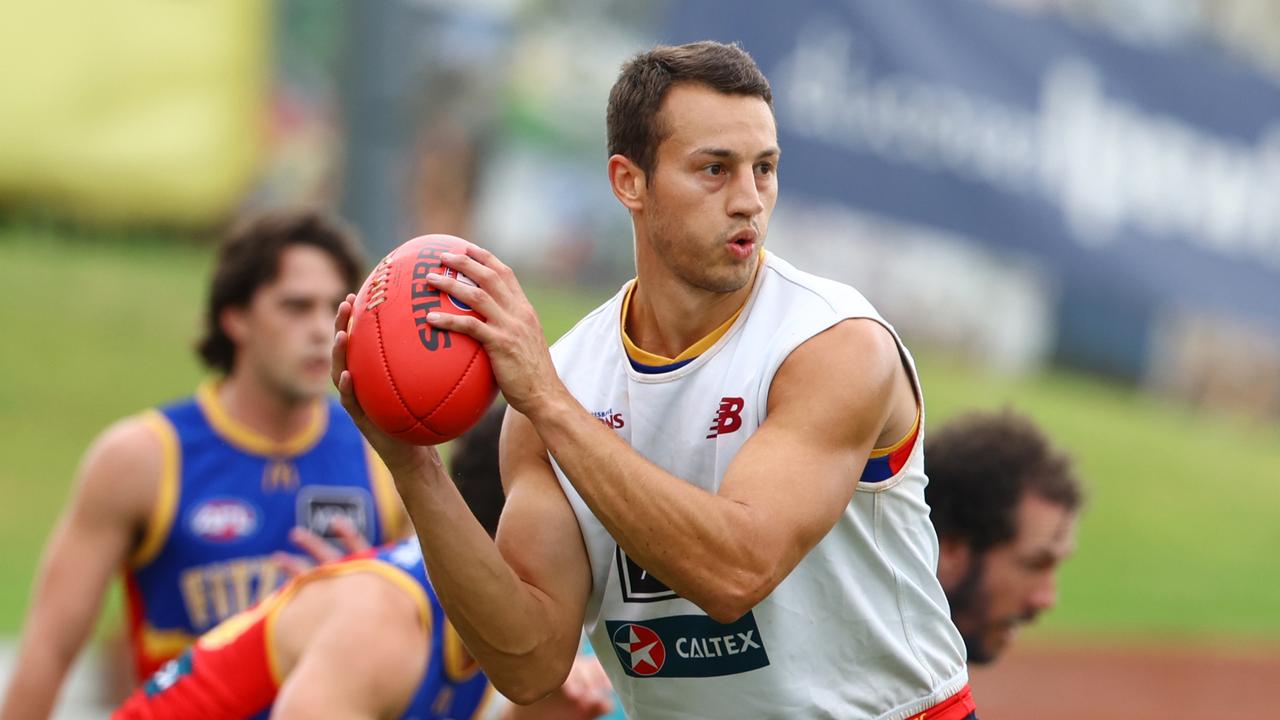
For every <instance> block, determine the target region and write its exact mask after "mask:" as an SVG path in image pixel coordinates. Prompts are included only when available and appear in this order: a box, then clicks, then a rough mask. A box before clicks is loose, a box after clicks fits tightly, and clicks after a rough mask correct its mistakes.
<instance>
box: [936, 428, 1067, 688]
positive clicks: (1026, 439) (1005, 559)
mask: <svg viewBox="0 0 1280 720" xmlns="http://www.w3.org/2000/svg"><path fill="white" fill-rule="evenodd" d="M925 459H926V460H927V462H928V464H929V486H928V487H927V488H925V498H926V499H927V500H928V501H929V507H930V508H932V513H931V517H932V519H933V525H934V527H935V528H936V529H937V531H938V540H939V542H940V544H941V553H940V555H939V560H938V579H939V580H941V582H942V589H943V590H945V591H946V593H947V600H948V602H949V603H950V605H951V619H952V620H953V621H954V622H955V624H956V628H958V629H959V630H960V635H961V637H963V638H964V643H965V647H966V648H967V649H968V653H969V662H971V663H978V664H981V663H987V662H991V661H992V660H994V659H995V658H996V657H997V656H998V655H999V654H1000V653H1001V652H1003V651H1004V650H1005V649H1007V648H1008V646H1009V643H1011V642H1012V641H1013V638H1014V635H1015V634H1016V633H1017V630H1018V627H1019V626H1021V625H1023V624H1025V623H1028V622H1031V621H1032V620H1034V619H1035V618H1036V616H1037V615H1039V614H1040V613H1042V612H1044V611H1046V610H1048V609H1050V608H1051V607H1053V605H1054V603H1056V602H1057V578H1056V575H1057V572H1058V568H1059V567H1060V566H1061V564H1062V562H1063V561H1064V560H1065V559H1066V558H1067V557H1068V556H1070V554H1071V553H1072V551H1073V550H1075V529H1076V519H1077V517H1078V514H1079V511H1080V506H1081V503H1082V502H1083V491H1082V489H1081V487H1080V483H1079V480H1077V478H1076V476H1075V473H1074V472H1073V471H1072V469H1071V462H1070V460H1069V459H1068V458H1067V456H1066V455H1064V454H1062V453H1061V452H1059V451H1058V450H1056V449H1055V448H1054V447H1053V446H1051V445H1050V444H1049V441H1048V440H1047V439H1046V438H1045V436H1044V433H1042V432H1041V431H1040V429H1039V428H1037V427H1036V425H1035V423H1033V422H1032V421H1031V420H1030V419H1029V418H1026V417H1024V416H1022V415H1018V414H1015V413H1012V412H1007V411H1006V412H1001V413H972V414H969V415H965V416H962V417H959V418H956V419H955V420H952V421H951V422H949V423H947V424H946V425H945V426H943V428H942V429H941V430H940V431H938V432H937V433H935V434H934V435H932V436H931V437H930V438H929V440H928V441H927V442H926V443H925Z"/></svg>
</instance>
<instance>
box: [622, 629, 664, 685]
mask: <svg viewBox="0 0 1280 720" xmlns="http://www.w3.org/2000/svg"><path fill="white" fill-rule="evenodd" d="M613 644H614V646H615V647H617V648H618V659H619V660H621V661H622V662H624V663H626V664H627V665H628V666H629V667H630V668H631V672H633V673H635V674H636V675H640V676H642V677H643V676H646V675H656V674H657V673H658V671H659V670H661V669H662V666H663V665H664V664H665V663H666V662H667V648H666V646H665V645H663V644H662V638H660V637H658V634H657V633H655V632H654V631H652V630H650V629H649V628H647V627H645V626H643V625H637V624H635V623H627V624H626V625H623V626H622V627H619V628H618V629H617V630H614V631H613Z"/></svg>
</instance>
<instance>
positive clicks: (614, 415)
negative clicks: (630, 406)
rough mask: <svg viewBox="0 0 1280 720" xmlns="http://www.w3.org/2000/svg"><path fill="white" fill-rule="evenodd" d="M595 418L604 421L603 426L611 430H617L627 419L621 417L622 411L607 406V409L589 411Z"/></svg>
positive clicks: (623, 425) (624, 424)
mask: <svg viewBox="0 0 1280 720" xmlns="http://www.w3.org/2000/svg"><path fill="white" fill-rule="evenodd" d="M591 414H592V415H594V416H595V417H596V419H597V420H599V421H600V422H602V423H604V426H605V427H607V428H610V429H613V430H618V429H621V428H623V427H625V426H626V424H627V421H626V420H624V419H623V418H622V413H621V412H619V411H616V410H614V409H613V408H609V409H608V410H594V411H592V413H591Z"/></svg>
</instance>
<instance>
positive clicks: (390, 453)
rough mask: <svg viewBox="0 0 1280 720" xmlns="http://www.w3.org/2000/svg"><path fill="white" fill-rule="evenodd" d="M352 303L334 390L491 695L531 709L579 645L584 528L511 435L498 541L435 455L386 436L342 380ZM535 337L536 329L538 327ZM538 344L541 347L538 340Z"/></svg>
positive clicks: (534, 457) (346, 306)
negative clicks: (370, 450) (392, 491)
mask: <svg viewBox="0 0 1280 720" xmlns="http://www.w3.org/2000/svg"><path fill="white" fill-rule="evenodd" d="M353 300H354V296H348V298H347V301H346V302H343V303H342V305H341V307H340V308H339V311H338V316H337V318H336V320H335V338H334V349H333V373H334V383H335V385H337V387H338V391H339V393H340V394H341V396H342V403H343V406H344V407H345V408H346V409H347V412H348V413H349V414H350V415H351V417H352V420H354V421H355V423H356V425H357V426H358V427H359V428H360V430H361V432H363V433H364V435H365V437H366V438H368V440H369V442H370V444H371V445H372V446H373V447H374V449H376V450H377V452H378V454H379V455H380V456H381V457H382V458H383V460H384V461H385V462H386V464H387V467H388V468H389V469H390V470H391V473H392V476H393V477H394V478H395V482H396V489H397V490H398V491H399V493H400V496H401V498H402V499H403V500H404V504H405V508H406V509H407V510H408V512H409V516H410V518H411V519H412V520H413V525H414V528H415V530H416V532H417V534H418V539H419V542H420V544H421V546H422V554H423V558H424V561H425V564H426V567H427V571H428V573H429V575H430V577H431V584H432V586H433V587H434V588H435V590H436V594H437V596H438V597H439V598H440V601H441V604H442V605H443V606H444V608H445V611H446V612H447V613H448V614H449V617H450V619H451V621H452V622H453V624H454V627H455V628H456V629H457V630H458V633H459V635H461V637H462V638H463V640H464V641H465V642H466V645H467V648H468V650H469V651H470V652H471V654H472V655H473V656H474V657H475V658H476V659H477V660H478V661H479V662H480V664H481V666H482V667H484V670H485V673H486V675H488V676H489V679H490V681H491V682H492V683H493V684H494V686H495V687H496V688H497V689H498V690H499V691H500V692H501V693H502V694H504V695H506V696H507V697H508V698H511V699H512V700H514V701H516V702H518V703H522V704H527V703H532V702H534V701H536V700H538V699H539V698H541V697H544V696H545V695H547V694H548V693H550V692H552V691H553V690H555V689H556V688H557V687H560V685H561V683H563V682H564V679H565V678H566V677H567V676H568V674H569V670H570V667H571V666H572V664H573V658H574V655H575V653H576V651H577V647H578V642H579V640H580V635H581V628H582V619H583V615H584V613H585V608H586V602H587V596H588V594H589V592H590V590H591V574H590V565H589V562H588V560H587V554H586V548H585V547H584V546H583V544H582V536H581V535H580V533H579V531H578V525H577V521H576V519H575V518H574V516H573V511H572V509H571V508H570V506H569V502H568V500H567V499H566V498H565V496H564V493H563V492H562V491H561V490H560V486H559V484H558V483H557V482H556V479H555V476H554V474H553V473H552V472H551V467H550V463H549V461H548V460H547V457H546V454H545V453H544V452H542V451H541V450H540V446H539V445H538V444H537V443H536V442H529V441H528V434H527V431H526V432H525V433H524V434H523V435H522V434H521V430H520V429H519V428H515V429H514V439H513V438H512V437H508V436H509V435H510V433H508V432H507V431H506V429H504V432H503V441H502V470H501V472H502V478H503V483H504V486H505V489H506V493H507V501H506V506H505V509H504V510H503V515H502V520H501V525H500V527H499V531H498V542H497V543H496V544H495V542H494V541H493V539H491V538H490V537H489V535H488V533H487V532H486V531H485V530H484V528H483V527H482V526H481V525H480V523H479V522H478V521H477V520H476V519H475V516H473V515H472V514H471V511H470V509H469V508H468V507H467V505H466V502H465V501H464V500H463V499H462V496H461V495H460V494H459V493H458V490H457V487H456V486H455V485H454V484H453V481H452V480H451V479H450V478H449V476H448V475H447V474H446V473H445V471H444V468H443V467H442V465H441V462H440V456H439V455H438V454H437V453H436V451H435V450H434V449H433V448H423V447H416V446H412V445H407V444H405V443H402V442H399V441H397V440H395V439H393V438H391V437H390V436H388V435H387V434H386V433H384V432H382V431H381V430H380V429H379V428H378V427H377V426H376V425H374V424H373V422H372V421H370V420H369V417H368V416H367V415H365V413H364V411H363V409H362V408H361V407H360V404H359V403H358V402H357V401H356V398H355V393H354V390H353V385H352V378H351V374H350V373H349V372H347V371H346V346H347V334H346V330H345V328H346V326H347V321H348V319H349V318H350V314H351V303H352V301H353ZM533 330H534V331H535V332H537V333H541V330H539V329H537V324H536V322H535V323H534V324H533ZM539 342H543V343H544V344H543V350H544V351H545V348H546V346H545V342H544V341H542V340H541V338H540V336H539Z"/></svg>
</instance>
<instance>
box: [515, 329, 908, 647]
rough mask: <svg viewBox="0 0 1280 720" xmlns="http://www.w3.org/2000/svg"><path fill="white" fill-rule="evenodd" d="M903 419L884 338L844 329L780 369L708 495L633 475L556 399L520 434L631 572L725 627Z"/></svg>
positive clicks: (624, 450)
mask: <svg viewBox="0 0 1280 720" xmlns="http://www.w3.org/2000/svg"><path fill="white" fill-rule="evenodd" d="M914 412H915V398H914V393H913V391H912V390H911V387H910V385H909V381H908V380H907V378H906V375H905V371H904V370H903V369H902V365H901V360H900V357H899V354H898V349H897V345H896V343H895V342H894V340H893V338H892V336H891V335H890V334H889V332H888V331H887V330H885V329H884V328H883V327H882V326H880V325H879V324H877V323H875V322H873V321H870V320H848V321H845V322H842V323H840V324H838V325H836V326H834V327H832V328H830V329H828V330H827V331H826V332H824V333H821V334H819V335H818V336H815V337H814V338H811V339H810V340H808V341H807V342H805V343H804V344H802V345H801V346H800V347H799V348H797V349H796V350H795V351H794V352H793V353H792V354H791V355H790V357H788V358H787V360H786V361H785V362H784V363H783V365H782V367H781V368H780V369H779V371H778V373H777V375H776V376H775V378H774V381H773V385H772V387H771V389H770V393H769V403H768V417H767V419H766V420H765V421H764V422H763V423H762V424H761V426H760V428H759V429H758V430H757V431H756V432H755V434H754V435H753V436H752V437H751V439H750V440H748V441H747V442H746V443H745V444H744V446H743V448H742V450H741V451H739V453H738V454H737V456H736V457H735V458H734V461H733V463H732V464H731V465H730V467H729V468H728V470H727V472H726V474H725V477H724V479H723V482H722V483H721V487H720V490H719V492H718V494H711V493H708V492H706V491H704V490H702V489H700V488H698V487H696V486H694V485H691V484H689V483H687V482H684V481H683V480H680V479H679V478H676V477H674V476H673V475H671V474H669V473H667V472H665V471H664V470H662V469H661V468H659V467H657V466H655V465H653V464H652V463H650V462H649V461H647V460H646V459H645V458H643V457H642V456H640V455H639V454H638V453H637V452H635V451H634V450H632V449H631V448H630V447H628V446H627V445H626V444H625V443H624V442H623V441H622V440H621V439H620V438H618V437H617V436H616V434H615V433H613V432H610V431H609V430H608V429H607V428H605V427H604V426H603V425H601V424H600V423H599V422H595V421H594V419H593V418H591V417H590V416H589V415H588V414H587V413H586V412H585V411H584V410H583V409H582V408H581V406H580V405H578V403H577V402H576V401H574V400H573V399H572V398H571V397H568V395H567V393H565V394H562V395H560V396H559V397H557V398H555V399H554V400H551V401H546V402H543V403H540V404H535V405H532V406H531V408H530V413H531V415H532V417H531V418H530V419H531V420H532V423H530V421H529V420H524V423H525V424H527V425H531V426H536V428H537V432H538V434H539V436H540V437H541V438H542V440H543V441H544V442H545V443H546V446H547V448H548V449H550V451H551V453H552V455H554V456H555V458H556V462H557V463H558V464H559V465H560V467H561V468H562V469H563V470H564V472H565V474H566V475H567V476H568V477H569V478H570V479H571V481H572V482H573V484H574V487H575V488H576V489H577V490H578V492H579V493H580V494H581V495H582V497H583V499H584V500H585V501H586V502H587V504H588V505H589V506H590V507H591V509H592V511H593V512H594V513H595V515H596V517H598V518H599V519H600V521H601V522H602V523H603V524H604V526H605V527H606V528H608V530H609V532H610V534H612V535H613V537H614V538H615V539H617V541H618V544H619V545H621V546H622V548H623V549H624V550H626V552H627V554H628V555H629V556H630V557H631V558H632V559H634V560H635V561H636V562H637V563H638V564H639V565H641V566H642V567H644V568H645V569H646V570H648V571H649V572H650V573H651V574H653V575H654V576H655V577H657V578H659V579H661V580H662V581H663V582H664V583H666V584H667V586H669V587H670V588H671V589H672V590H674V591H675V592H677V593H679V594H680V595H681V596H683V597H685V598H686V599H688V600H690V601H692V602H693V603H695V604H697V605H698V606H699V607H701V608H702V609H703V610H704V611H706V612H707V614H708V615H709V616H711V617H712V618H714V619H716V620H718V621H720V622H731V621H733V620H736V619H737V618H738V617H740V616H742V615H743V614H745V613H746V612H747V611H749V610H750V609H751V608H752V607H754V606H755V605H756V604H757V603H759V602H760V600H762V599H763V598H764V597H766V596H767V595H768V594H769V593H770V592H772V591H773V589H774V588H775V587H777V585H778V583H780V582H782V580H783V579H784V578H785V577H786V576H787V575H788V574H789V573H790V572H791V571H792V570H793V569H794V568H795V566H796V565H797V564H798V563H799V562H800V560H801V559H802V558H803V557H804V555H805V554H806V553H807V552H808V551H809V550H810V549H812V548H813V546H814V545H816V544H817V543H818V541H820V540H821V539H822V537H823V536H825V535H826V533H827V532H828V531H829V530H830V529H831V527H832V526H833V525H834V524H835V522H836V520H837V519H838V518H839V516H840V514H841V513H842V512H843V510H844V508H845V507H846V506H847V505H848V503H849V500H850V498H851V497H852V495H853V492H854V489H855V488H856V486H857V482H858V478H859V476H860V475H861V471H862V468H863V466H864V465H865V463H866V461H867V458H868V456H869V454H870V452H871V450H872V448H873V447H874V446H875V444H876V441H877V439H878V438H879V437H880V436H881V435H882V434H883V433H885V431H886V427H889V426H891V425H892V426H896V427H901V428H902V430H901V432H905V431H906V428H907V427H909V423H910V422H911V421H912V420H913V419H914ZM891 418H892V420H893V421H894V422H892V423H891V422H890V420H891ZM620 478H625V482H619V481H618V480H619V479H620Z"/></svg>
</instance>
